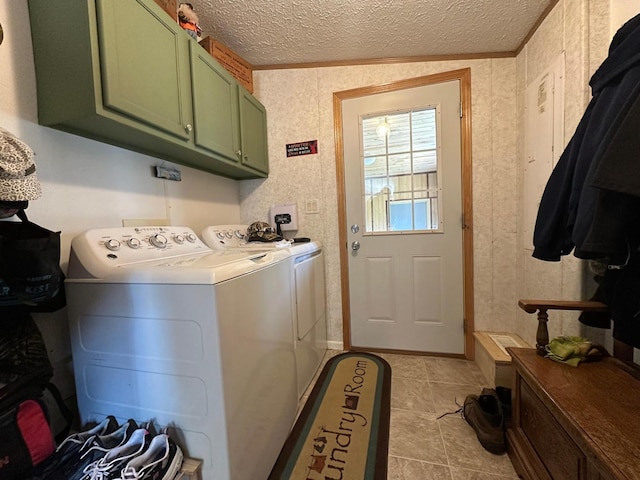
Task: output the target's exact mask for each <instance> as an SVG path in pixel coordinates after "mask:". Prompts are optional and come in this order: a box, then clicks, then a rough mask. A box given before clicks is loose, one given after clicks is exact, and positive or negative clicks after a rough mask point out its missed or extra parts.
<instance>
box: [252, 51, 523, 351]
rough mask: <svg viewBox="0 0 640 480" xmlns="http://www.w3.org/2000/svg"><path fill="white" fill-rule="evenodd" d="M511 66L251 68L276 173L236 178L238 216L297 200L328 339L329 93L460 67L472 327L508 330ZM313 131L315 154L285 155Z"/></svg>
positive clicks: (259, 215)
mask: <svg viewBox="0 0 640 480" xmlns="http://www.w3.org/2000/svg"><path fill="white" fill-rule="evenodd" d="M515 66H516V63H515V59H514V58H505V59H484V60H471V61H447V62H419V63H405V64H394V65H369V66H351V67H323V68H309V69H289V70H286V69H283V70H270V71H256V72H254V84H255V88H256V92H257V94H258V96H259V97H260V100H261V101H262V102H263V103H264V104H265V106H266V108H267V112H268V122H269V124H268V126H269V159H270V166H271V169H272V172H273V174H272V175H270V177H269V178H268V179H267V180H248V181H242V182H241V188H240V192H241V202H242V203H241V205H242V217H243V221H245V222H249V221H254V220H262V219H264V220H266V219H267V215H268V211H269V206H270V205H272V204H274V203H289V202H297V203H298V205H299V213H300V219H299V220H300V231H299V233H298V235H299V236H308V237H311V238H314V239H319V240H321V241H322V243H323V244H324V246H325V252H326V267H327V268H326V272H327V273H326V275H327V301H328V324H329V339H330V340H331V341H333V342H335V343H337V344H339V343H340V342H342V338H343V336H342V335H343V331H342V306H341V302H342V300H341V290H340V275H341V272H340V257H339V248H340V245H339V244H338V230H339V225H338V219H337V211H338V210H337V208H338V206H337V186H336V170H335V145H334V118H333V93H334V92H339V91H342V90H348V89H352V88H358V87H364V86H369V85H377V84H381V83H386V82H393V81H397V80H402V79H408V78H414V77H419V76H423V75H429V74H434V73H438V72H445V71H449V70H456V69H459V68H465V67H470V68H471V95H472V106H471V110H472V130H473V133H472V155H473V175H472V177H473V204H474V207H473V208H474V213H473V218H474V231H473V235H474V275H475V281H474V289H475V326H476V329H477V330H492V331H496V330H507V331H509V330H512V329H513V328H515V324H514V322H515V317H516V314H515V309H516V308H517V307H516V287H515V280H516V271H515V268H514V264H515V260H516V204H515V202H514V201H513V199H514V198H515V196H516V161H515V158H516V135H517V132H516V129H515V128H513V125H514V124H515V122H516V92H515V85H516V77H515V73H516V71H515ZM316 139H317V140H318V154H317V155H306V156H301V157H289V158H287V157H286V154H285V153H286V152H285V145H286V144H288V143H296V142H301V141H307V140H316ZM312 199H318V200H320V213H319V214H305V213H304V209H303V208H300V206H304V203H305V201H307V200H312Z"/></svg>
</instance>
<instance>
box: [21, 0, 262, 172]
mask: <svg viewBox="0 0 640 480" xmlns="http://www.w3.org/2000/svg"><path fill="white" fill-rule="evenodd" d="M29 16H30V20H31V35H32V39H33V49H34V59H35V66H36V80H37V87H38V119H39V122H40V123H41V124H42V125H47V126H50V127H53V128H57V129H60V130H64V131H67V132H70V133H74V134H77V135H82V136H85V137H89V138H93V139H96V140H99V141H103V142H105V143H110V144H113V145H118V146H121V147H123V148H127V149H130V150H135V151H139V152H142V153H145V154H148V155H152V156H155V157H158V158H162V159H165V160H170V161H173V162H176V163H179V164H183V165H187V166H191V167H193V168H198V169H201V170H205V171H208V172H212V173H216V174H219V175H223V176H226V177H230V178H236V179H242V178H259V177H266V176H267V174H268V160H267V150H266V134H265V137H264V140H265V141H264V142H262V145H263V151H262V152H259V153H247V155H248V156H247V157H246V158H249V159H250V158H251V157H252V156H254V155H256V158H258V157H259V155H262V160H260V161H258V162H254V161H252V160H249V161H245V157H244V156H243V155H242V152H243V150H244V147H245V144H246V141H245V140H244V139H243V135H245V136H246V138H247V139H250V138H252V135H254V134H255V133H254V130H256V129H258V130H259V131H260V132H263V131H264V132H266V130H265V129H266V117H265V116H264V115H263V116H262V119H263V124H262V125H257V124H256V123H255V122H257V121H258V120H257V118H254V119H253V120H251V121H250V128H249V129H247V128H246V127H245V126H244V125H243V123H242V122H244V121H245V120H244V118H243V114H242V113H241V110H242V105H243V104H244V100H242V99H240V98H239V94H238V88H239V85H238V83H237V81H236V80H235V79H234V78H233V77H232V76H231V75H230V74H229V73H228V72H227V71H226V70H225V69H224V68H223V67H222V66H221V65H220V64H218V63H217V62H216V61H215V60H214V59H213V57H211V56H210V55H209V54H208V53H207V52H206V51H205V50H204V49H203V48H201V47H200V46H199V45H198V43H197V42H196V41H195V40H193V39H191V38H190V37H189V36H188V35H187V33H186V32H184V31H183V30H182V29H181V28H180V26H179V25H178V24H177V23H176V22H175V21H173V19H171V18H170V17H169V15H167V14H166V13H165V12H164V11H163V10H162V9H161V8H160V7H159V6H158V5H157V4H156V3H155V2H154V1H153V0H67V1H66V2H64V8H63V6H62V4H61V2H60V1H52V0H29ZM247 93H248V92H247ZM249 97H250V98H251V99H253V102H255V104H256V105H258V106H259V107H260V108H262V110H264V107H262V105H261V104H260V103H259V102H258V101H257V100H256V99H255V98H253V97H252V96H251V95H249ZM261 135H262V134H261ZM255 145H257V144H256V143H255V142H254V140H251V141H250V142H249V143H248V144H247V149H248V150H247V152H252V151H253V150H252V149H254V148H256V147H255Z"/></svg>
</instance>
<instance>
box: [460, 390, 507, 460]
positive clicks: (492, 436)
mask: <svg viewBox="0 0 640 480" xmlns="http://www.w3.org/2000/svg"><path fill="white" fill-rule="evenodd" d="M462 413H463V416H464V419H465V420H466V421H467V423H468V424H469V425H471V427H472V428H473V429H474V430H475V432H476V436H477V437H478V440H479V441H480V445H482V446H483V447H484V449H485V450H487V451H489V452H491V453H494V454H496V455H500V454H502V453H504V452H505V451H506V447H505V442H504V414H503V412H502V405H501V403H500V400H499V399H498V395H497V394H496V391H495V390H494V389H491V388H485V389H483V390H482V392H481V393H480V395H468V396H467V398H465V400H464V406H463V410H462Z"/></svg>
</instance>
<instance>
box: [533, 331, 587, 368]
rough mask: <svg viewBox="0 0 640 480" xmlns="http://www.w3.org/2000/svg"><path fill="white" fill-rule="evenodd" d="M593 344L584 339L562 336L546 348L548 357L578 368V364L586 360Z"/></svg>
mask: <svg viewBox="0 0 640 480" xmlns="http://www.w3.org/2000/svg"><path fill="white" fill-rule="evenodd" d="M592 347H593V344H592V343H591V342H590V341H589V340H587V339H586V338H582V337H572V336H561V337H556V338H554V339H553V340H551V341H550V342H549V344H548V345H547V346H546V347H545V349H546V351H547V355H546V356H547V357H548V358H550V359H551V360H555V361H557V362H563V363H567V364H569V365H571V366H572V367H577V366H578V364H579V363H580V362H581V361H583V360H586V358H587V356H588V355H589V352H590V351H591V349H592Z"/></svg>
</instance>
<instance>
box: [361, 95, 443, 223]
mask: <svg viewBox="0 0 640 480" xmlns="http://www.w3.org/2000/svg"><path fill="white" fill-rule="evenodd" d="M437 118H438V107H437V106H430V107H427V108H421V109H416V110H408V111H400V112H399V111H394V112H389V113H385V114H376V115H371V116H367V117H364V118H362V130H361V142H362V143H361V146H362V148H361V158H360V160H361V165H362V172H363V182H364V189H363V192H364V199H363V207H364V210H365V215H364V217H365V219H366V221H365V233H379V232H400V231H403V232H409V231H418V232H419V231H422V232H429V231H438V232H440V231H442V230H441V226H440V216H441V215H440V212H441V211H442V210H441V208H442V205H441V201H440V185H439V181H438V180H439V161H438V157H439V146H438V128H437Z"/></svg>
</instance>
